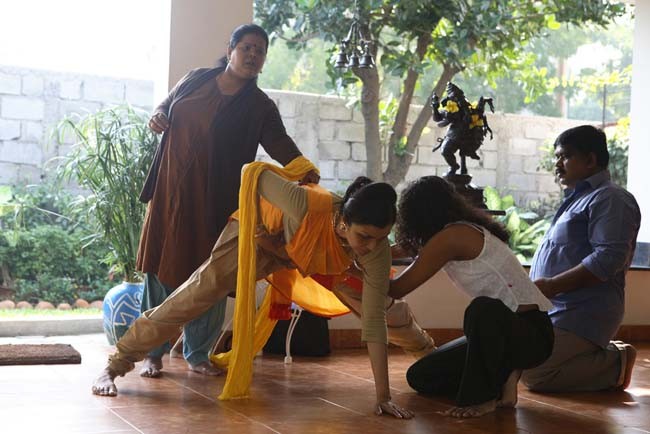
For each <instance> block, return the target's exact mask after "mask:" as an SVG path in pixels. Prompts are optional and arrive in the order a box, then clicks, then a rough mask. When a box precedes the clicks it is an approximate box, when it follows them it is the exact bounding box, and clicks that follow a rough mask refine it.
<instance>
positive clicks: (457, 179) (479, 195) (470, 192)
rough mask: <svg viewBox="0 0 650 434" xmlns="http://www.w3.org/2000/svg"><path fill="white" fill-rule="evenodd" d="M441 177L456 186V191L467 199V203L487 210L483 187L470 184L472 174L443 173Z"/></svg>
mask: <svg viewBox="0 0 650 434" xmlns="http://www.w3.org/2000/svg"><path fill="white" fill-rule="evenodd" d="M443 178H444V179H445V180H446V181H447V182H449V183H451V184H453V185H454V187H456V191H457V192H459V193H460V194H461V195H462V196H464V197H465V199H467V201H468V202H469V203H471V204H472V205H474V206H475V207H477V208H481V209H484V210H487V206H485V199H484V198H483V189H482V188H481V187H478V186H476V185H474V184H472V175H458V174H453V175H445V176H443Z"/></svg>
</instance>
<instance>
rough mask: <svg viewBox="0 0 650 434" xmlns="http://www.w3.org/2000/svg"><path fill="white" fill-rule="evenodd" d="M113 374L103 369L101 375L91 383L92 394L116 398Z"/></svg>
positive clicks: (115, 375) (107, 369) (114, 375)
mask: <svg viewBox="0 0 650 434" xmlns="http://www.w3.org/2000/svg"><path fill="white" fill-rule="evenodd" d="M115 377H117V374H115V373H114V372H113V371H111V370H110V369H109V368H108V367H106V368H104V370H103V371H102V373H101V374H100V375H99V377H97V378H96V379H95V382H94V383H93V394H94V395H100V396H117V387H116V386H115Z"/></svg>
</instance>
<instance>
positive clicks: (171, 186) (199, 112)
mask: <svg viewBox="0 0 650 434" xmlns="http://www.w3.org/2000/svg"><path fill="white" fill-rule="evenodd" d="M267 48H268V35H267V34H266V32H265V31H264V29H262V28H261V27H259V26H256V25H253V24H248V25H242V26H240V27H238V28H236V29H235V30H234V31H233V33H232V35H231V36H230V42H229V44H228V49H227V56H226V59H224V60H226V62H222V63H225V65H222V66H219V67H216V68H199V69H195V70H193V71H190V72H189V73H188V74H187V75H186V76H185V77H183V78H182V79H181V80H180V81H179V82H178V84H176V86H175V87H174V88H173V89H172V90H171V92H170V93H169V96H168V97H167V98H166V99H165V100H164V101H163V102H162V103H161V104H160V105H159V106H158V107H157V108H156V110H155V112H154V114H153V116H152V117H151V119H150V121H149V127H150V128H151V129H152V130H153V131H154V132H156V133H159V134H160V133H162V134H163V136H162V139H161V143H160V147H159V148H158V150H157V151H156V155H155V157H154V162H153V164H152V167H151V169H150V171H149V175H148V177H147V180H146V182H145V185H144V188H143V190H142V193H141V196H140V200H142V201H143V202H148V207H147V213H146V216H145V221H144V226H143V228H142V236H141V239H140V246H139V250H138V262H137V266H138V269H139V270H141V271H142V272H144V273H145V289H144V295H143V300H142V311H143V312H144V311H146V310H148V309H151V308H153V307H155V306H157V305H159V304H160V303H162V302H163V301H164V300H165V298H167V296H168V295H169V294H171V293H172V292H173V290H174V289H175V288H177V287H178V286H179V285H180V284H181V283H182V282H184V281H185V280H186V279H187V278H188V277H189V276H190V275H191V274H192V273H193V272H194V270H195V269H197V268H198V266H199V265H201V264H202V263H203V262H204V261H205V260H206V259H207V258H208V257H209V256H210V251H211V250H212V247H213V246H214V244H215V242H216V241H217V237H218V235H219V234H220V233H221V230H222V229H223V228H224V226H225V225H226V223H227V220H228V216H230V214H231V213H232V212H234V211H235V210H236V209H237V207H238V194H239V186H240V174H241V169H242V166H243V165H244V164H246V163H250V162H252V161H254V160H255V155H256V153H257V148H258V145H259V144H261V145H262V147H263V148H264V149H265V150H266V152H267V153H268V154H269V155H270V156H271V157H272V158H274V159H275V160H277V161H278V162H280V163H281V164H283V165H286V164H287V163H289V162H290V161H291V160H293V159H294V158H296V157H298V156H300V155H302V154H301V153H300V151H299V150H298V148H297V146H296V144H295V143H294V142H293V140H292V139H291V138H290V137H289V136H288V135H287V133H286V131H285V128H284V125H283V123H282V119H281V118H280V113H279V112H278V109H277V107H276V105H275V103H274V102H273V101H272V100H271V99H270V98H269V97H268V96H267V95H266V94H265V93H264V92H263V91H262V90H260V89H259V88H258V87H257V76H258V74H259V73H260V71H261V69H262V66H263V65H264V61H265V59H266V51H267ZM318 180H319V177H318V174H317V173H315V172H310V174H309V175H308V176H307V177H306V179H305V181H306V182H316V183H317V182H318ZM225 304H226V303H225V300H223V301H221V302H219V303H217V304H216V305H215V306H213V307H212V308H211V309H210V310H208V311H207V312H206V313H205V314H203V315H202V316H201V317H199V318H197V319H196V320H194V321H192V322H190V323H188V324H187V325H186V326H185V327H184V344H183V356H184V357H185V360H186V361H187V362H188V364H189V366H190V369H192V370H194V371H196V372H199V373H202V374H206V375H218V374H219V373H220V371H219V370H218V369H217V368H215V367H213V366H212V365H211V364H210V361H209V358H208V352H209V351H210V348H211V347H212V344H213V343H214V341H215V340H216V338H217V337H218V335H219V333H220V332H221V328H222V325H223V320H224V314H225ZM167 350H168V345H165V346H162V347H159V348H156V349H155V350H153V351H151V352H150V353H149V355H148V357H147V358H146V359H145V361H144V365H143V367H142V370H141V372H140V375H142V376H145V377H158V376H159V375H160V370H161V369H162V355H163V354H164V353H165V351H167Z"/></svg>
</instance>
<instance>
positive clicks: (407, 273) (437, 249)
mask: <svg viewBox="0 0 650 434" xmlns="http://www.w3.org/2000/svg"><path fill="white" fill-rule="evenodd" d="M482 249H483V234H482V233H480V232H479V231H477V230H476V229H474V228H472V227H470V226H468V225H464V224H455V225H451V226H448V227H447V228H445V229H443V230H442V231H440V232H438V233H437V234H436V235H434V236H433V237H431V239H430V240H429V241H428V242H427V243H426V244H425V245H424V246H423V247H422V248H421V249H420V251H419V253H418V257H417V258H416V259H415V261H413V263H412V264H411V265H409V266H408V267H407V268H406V270H404V272H402V274H400V275H399V276H397V278H395V279H392V280H391V281H390V291H389V292H388V295H389V296H391V297H393V298H402V297H404V296H405V295H407V294H409V293H410V292H411V291H413V290H414V289H415V288H417V287H419V286H420V285H422V284H423V283H424V282H426V281H427V280H429V279H430V278H431V277H432V276H433V275H434V274H436V273H437V272H438V271H440V269H441V268H442V267H444V265H445V264H446V263H447V262H449V261H454V260H469V259H474V258H476V257H477V256H478V255H479V254H480V253H481V250H482Z"/></svg>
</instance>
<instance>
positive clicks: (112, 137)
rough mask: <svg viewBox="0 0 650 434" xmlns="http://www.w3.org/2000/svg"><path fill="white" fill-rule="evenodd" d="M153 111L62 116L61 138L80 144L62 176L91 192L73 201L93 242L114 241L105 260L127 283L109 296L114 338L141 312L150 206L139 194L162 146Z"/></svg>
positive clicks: (107, 317)
mask: <svg viewBox="0 0 650 434" xmlns="http://www.w3.org/2000/svg"><path fill="white" fill-rule="evenodd" d="M147 120H148V114H147V113H145V112H143V111H140V110H137V109H135V108H133V107H131V106H128V105H123V106H117V107H112V108H107V109H102V110H99V111H97V112H96V113H92V114H88V115H85V116H78V115H75V116H73V117H67V118H65V119H64V120H62V121H61V122H60V123H59V125H58V127H57V130H56V131H57V133H58V135H59V143H61V142H62V141H61V139H62V138H63V137H66V138H70V137H72V138H73V139H74V141H75V144H74V145H73V146H72V150H71V152H70V153H68V154H67V155H66V156H63V157H60V159H61V160H62V163H61V164H60V165H59V176H60V177H62V178H63V179H65V180H72V181H74V182H76V183H77V184H78V185H79V187H80V188H82V189H83V190H84V191H85V192H87V193H88V194H85V195H81V196H79V198H78V199H77V200H76V201H75V202H74V204H73V205H74V206H75V207H77V209H79V210H80V212H83V213H84V215H85V217H87V219H88V220H89V221H90V222H92V225H93V227H94V228H95V232H94V234H93V235H92V236H90V237H89V239H88V244H92V242H93V241H95V240H99V239H103V240H104V241H105V242H106V243H107V244H108V245H109V246H110V253H109V256H108V257H107V258H106V262H107V263H108V264H109V265H110V266H111V270H112V271H113V274H114V275H116V276H121V277H122V283H121V284H119V285H117V286H116V287H114V288H112V289H111V290H110V291H109V292H108V293H107V295H106V297H105V298H104V308H103V310H104V330H105V332H106V335H107V338H108V340H109V342H110V343H114V342H115V340H117V339H118V338H119V337H120V336H121V335H122V334H123V333H124V331H126V329H127V328H128V326H129V325H130V322H131V321H133V320H134V319H135V318H137V317H138V316H139V314H140V302H141V300H142V279H141V276H139V275H138V274H137V273H136V269H135V268H136V264H135V263H136V254H137V248H138V242H139V238H140V230H141V227H142V222H143V219H144V213H145V205H144V204H142V203H141V202H140V201H139V200H138V197H139V195H140V189H141V188H142V185H143V184H144V181H145V178H146V176H147V171H148V169H149V166H150V165H151V161H152V159H153V155H154V152H155V150H156V147H157V146H158V137H157V136H156V135H155V134H154V133H153V132H151V131H150V130H149V128H148V127H147Z"/></svg>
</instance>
